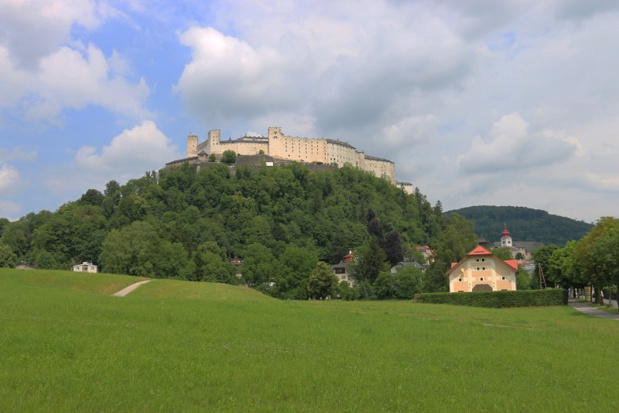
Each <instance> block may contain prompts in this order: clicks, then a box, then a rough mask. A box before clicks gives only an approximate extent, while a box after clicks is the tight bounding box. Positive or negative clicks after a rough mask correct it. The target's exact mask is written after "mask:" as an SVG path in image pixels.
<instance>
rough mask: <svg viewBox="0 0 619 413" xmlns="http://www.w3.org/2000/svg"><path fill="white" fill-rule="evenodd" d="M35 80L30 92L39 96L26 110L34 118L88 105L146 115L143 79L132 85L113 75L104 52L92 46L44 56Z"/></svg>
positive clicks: (48, 116)
mask: <svg viewBox="0 0 619 413" xmlns="http://www.w3.org/2000/svg"><path fill="white" fill-rule="evenodd" d="M114 59H115V61H116V60H117V59H118V57H117V54H114ZM36 80H37V82H38V83H36V84H35V85H34V88H33V90H32V92H33V93H35V94H36V95H37V96H38V99H37V101H35V102H33V103H32V104H30V105H28V106H29V107H28V109H27V115H28V116H29V117H30V118H32V119H34V120H46V119H54V118H56V117H57V116H58V115H59V113H60V112H61V110H63V109H65V108H72V109H81V108H84V107H85V106H87V105H90V104H94V105H100V106H102V107H104V108H106V109H108V110H110V111H112V112H116V113H120V114H125V115H129V116H133V117H137V118H139V117H144V116H147V115H149V113H148V112H147V111H146V110H145V109H143V108H142V102H143V101H144V99H145V98H146V97H147V96H148V93H149V90H148V87H147V86H146V84H145V81H144V79H140V81H139V82H138V83H137V84H131V83H129V82H128V81H127V80H126V79H124V78H123V77H116V76H114V73H113V71H112V68H111V67H110V65H109V63H108V60H107V59H106V58H105V56H104V55H103V52H102V51H101V50H99V49H98V48H96V47H95V46H93V45H89V46H88V48H87V49H86V50H85V51H84V52H83V53H81V52H79V51H77V50H74V49H71V48H68V47H63V48H61V49H60V50H58V51H57V52H56V53H53V54H51V55H49V56H47V57H45V58H43V59H42V60H41V64H40V72H39V73H38V75H37V76H36Z"/></svg>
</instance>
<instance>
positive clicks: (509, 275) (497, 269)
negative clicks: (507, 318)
mask: <svg viewBox="0 0 619 413" xmlns="http://www.w3.org/2000/svg"><path fill="white" fill-rule="evenodd" d="M517 271H518V261H517V260H506V261H504V260H502V259H500V258H499V257H497V256H496V255H494V254H493V253H492V252H490V251H488V250H487V249H486V248H484V247H482V246H481V245H479V246H477V247H476V248H475V249H473V250H472V251H471V252H469V253H468V254H467V255H466V257H464V258H463V259H461V260H460V262H454V263H452V264H451V268H450V269H449V271H447V276H448V277H449V292H450V293H456V292H477V291H515V290H516V272H517Z"/></svg>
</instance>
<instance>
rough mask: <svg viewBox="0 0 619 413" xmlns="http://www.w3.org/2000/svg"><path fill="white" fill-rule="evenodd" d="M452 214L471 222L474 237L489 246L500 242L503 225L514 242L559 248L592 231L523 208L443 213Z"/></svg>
mask: <svg viewBox="0 0 619 413" xmlns="http://www.w3.org/2000/svg"><path fill="white" fill-rule="evenodd" d="M453 213H457V214H460V215H462V216H463V217H465V218H466V219H468V220H469V221H472V222H473V224H474V231H473V232H474V233H475V235H477V236H478V237H480V238H485V239H486V241H488V242H489V243H490V244H491V245H492V243H494V242H496V241H499V240H500V238H501V233H502V232H503V225H504V224H505V225H507V229H508V230H509V232H510V233H511V236H512V238H513V239H514V241H538V242H543V243H544V244H545V245H549V244H556V245H558V246H560V247H563V246H564V245H565V243H566V242H568V241H572V240H580V239H581V238H582V237H583V236H584V235H585V234H587V232H589V231H590V230H591V228H593V224H589V223H586V222H584V221H577V220H575V219H571V218H566V217H562V216H559V215H552V214H549V213H548V212H546V211H543V210H541V209H532V208H526V207H515V206H491V205H480V206H471V207H467V208H460V209H454V210H452V211H447V212H446V214H448V215H450V214H453Z"/></svg>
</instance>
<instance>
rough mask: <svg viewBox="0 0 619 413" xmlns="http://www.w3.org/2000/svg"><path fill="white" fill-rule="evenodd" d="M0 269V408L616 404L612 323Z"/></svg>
mask: <svg viewBox="0 0 619 413" xmlns="http://www.w3.org/2000/svg"><path fill="white" fill-rule="evenodd" d="M136 281H139V279H137V278H135V277H123V276H114V275H104V274H98V275H83V274H72V273H68V272H48V271H36V272H26V271H22V272H20V271H14V270H0V349H2V351H1V352H0V366H2V368H1V369H0V410H1V411H7V412H11V411H20V412H21V411H35V412H38V411H41V412H43V411H54V412H69V411H71V412H74V411H114V412H118V411H131V412H133V411H149V412H150V411H295V412H297V411H301V412H303V411H307V412H310V411H312V412H313V411H334V412H335V411H337V412H342V411H350V412H353V411H355V412H356V411H372V412H374V411H419V410H423V411H454V410H462V411H493V412H494V411H500V410H506V411H519V412H521V411H536V412H537V411H545V412H546V411H585V410H588V411H589V410H591V408H592V407H593V406H596V405H600V403H603V405H604V408H605V409H607V410H609V411H615V410H617V409H618V408H619V401H618V400H617V398H616V383H617V380H616V371H617V368H618V367H619V362H618V361H617V358H616V356H615V353H616V350H615V349H616V348H617V346H618V345H619V323H617V322H616V321H612V320H602V319H594V318H589V317H587V316H585V315H581V314H580V313H577V312H575V311H574V310H572V309H571V308H568V307H551V308H518V309H501V310H495V309H482V308H464V307H450V306H441V305H423V304H415V303H411V302H335V301H333V302H286V301H277V300H274V299H271V298H268V297H265V296H263V295H260V294H258V293H256V292H255V291H252V290H249V289H246V288H242V287H232V286H227V285H218V284H207V283H199V284H198V283H188V282H181V281H173V280H154V281H153V282H151V283H148V284H145V285H143V286H142V287H140V288H139V289H138V290H136V291H134V292H133V293H131V294H130V295H128V296H127V297H124V298H118V297H111V296H109V294H111V293H113V292H115V290H117V289H118V290H119V289H121V288H123V287H124V286H126V285H129V284H131V283H133V282H136Z"/></svg>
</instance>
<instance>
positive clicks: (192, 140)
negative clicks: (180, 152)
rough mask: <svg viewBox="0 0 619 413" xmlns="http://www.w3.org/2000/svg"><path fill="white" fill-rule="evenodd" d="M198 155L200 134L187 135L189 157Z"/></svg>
mask: <svg viewBox="0 0 619 413" xmlns="http://www.w3.org/2000/svg"><path fill="white" fill-rule="evenodd" d="M197 155H198V136H197V135H192V134H191V132H190V134H189V135H187V157H188V158H191V157H194V156H197Z"/></svg>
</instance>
